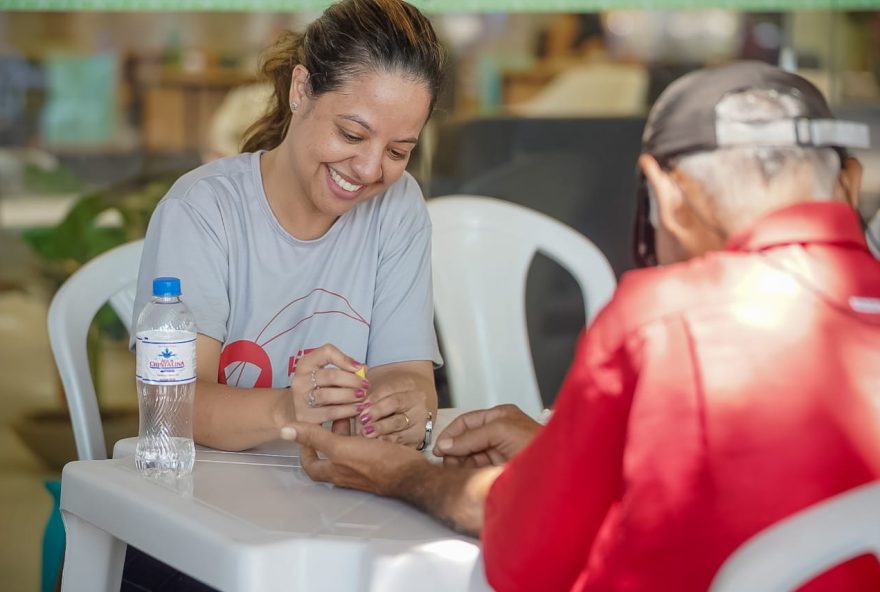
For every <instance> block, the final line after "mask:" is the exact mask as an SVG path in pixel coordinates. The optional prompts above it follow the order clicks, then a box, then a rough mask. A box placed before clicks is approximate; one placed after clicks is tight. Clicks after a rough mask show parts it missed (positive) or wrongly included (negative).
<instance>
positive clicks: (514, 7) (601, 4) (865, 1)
mask: <svg viewBox="0 0 880 592" xmlns="http://www.w3.org/2000/svg"><path fill="white" fill-rule="evenodd" d="M412 3H413V4H415V5H416V6H418V7H419V8H422V9H423V10H425V11H426V12H430V13H441V12H569V11H570V12H577V11H591V10H609V9H625V8H637V9H687V8H729V9H740V10H756V11H769V10H798V9H819V10H866V9H868V10H870V9H874V10H877V9H880V0H412ZM328 4H330V2H328V1H327V0H0V10H28V11H42V10H66V11H77V10H85V11H178V12H180V11H272V12H293V11H298V10H320V9H323V8H324V7H325V6H327V5H328Z"/></svg>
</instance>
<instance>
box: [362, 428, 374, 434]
mask: <svg viewBox="0 0 880 592" xmlns="http://www.w3.org/2000/svg"><path fill="white" fill-rule="evenodd" d="M375 431H376V428H374V427H373V426H367V427H365V428H364V433H365V434H367V435H369V434H372V433H373V432H375Z"/></svg>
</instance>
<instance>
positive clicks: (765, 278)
mask: <svg viewBox="0 0 880 592" xmlns="http://www.w3.org/2000/svg"><path fill="white" fill-rule="evenodd" d="M866 144H867V130H866V129H865V128H864V127H863V126H860V125H859V124H854V123H848V122H842V121H837V120H834V119H833V117H832V115H831V112H830V110H829V108H828V106H827V104H826V103H825V100H824V99H823V98H822V96H821V94H820V93H819V91H817V90H816V88H815V87H813V86H812V85H811V84H809V83H808V82H807V81H805V80H804V79H802V78H800V77H798V76H796V75H794V74H790V73H786V72H783V71H781V70H779V69H776V68H773V67H770V66H767V65H764V64H759V63H738V64H734V65H729V66H725V67H720V68H717V69H706V70H701V71H698V72H695V73H692V74H689V75H687V76H685V77H683V78H682V79H680V80H678V81H677V82H675V83H674V84H673V85H671V86H670V87H669V88H668V89H667V90H666V91H665V92H664V93H663V94H662V95H661V97H660V98H659V99H658V101H657V104H656V105H655V106H654V108H653V109H652V110H651V113H650V115H649V117H648V122H647V126H646V129H645V133H644V137H643V147H644V149H643V154H642V156H641V157H640V159H639V168H640V175H641V178H642V187H643V190H642V191H641V194H640V222H639V224H637V250H638V254H639V256H640V257H641V258H642V259H643V261H645V262H646V263H654V262H656V263H659V264H660V267H654V268H649V269H643V270H638V271H633V272H631V273H628V274H626V275H625V276H624V278H623V279H622V281H621V283H620V286H619V287H618V290H617V292H616V294H615V296H614V298H613V299H612V301H611V302H610V303H609V304H608V306H607V307H606V308H605V310H604V311H603V312H602V313H601V314H600V315H599V317H598V318H597V319H596V321H595V322H594V323H593V325H592V326H591V327H590V328H589V329H588V330H587V331H586V332H585V333H584V335H583V336H582V337H581V340H580V343H579V346H578V350H577V353H576V355H575V359H574V361H573V363H572V366H571V369H570V371H569V374H568V376H567V378H566V381H565V383H564V384H563V386H562V389H561V392H560V394H559V396H558V398H557V403H556V406H555V410H554V413H553V416H552V419H551V420H550V422H549V423H548V424H547V426H546V427H540V426H538V425H537V424H536V423H534V422H533V421H532V420H531V419H529V418H527V417H525V416H524V415H523V414H522V413H520V412H519V411H518V410H516V409H515V408H512V407H509V406H503V407H499V408H495V409H491V410H488V411H481V412H476V413H473V414H468V415H464V416H462V417H460V418H459V419H458V420H457V421H455V422H454V423H453V424H452V425H451V426H450V427H449V428H448V429H447V430H446V431H445V432H444V433H443V434H441V435H440V437H439V439H438V442H437V445H436V447H435V450H434V453H435V454H437V455H438V456H443V457H444V460H445V462H444V464H443V466H438V465H432V464H430V463H429V462H427V460H426V459H424V458H422V457H421V456H420V455H419V454H418V453H417V452H415V451H413V450H407V449H404V448H402V447H399V446H396V445H394V444H391V443H388V442H375V441H369V442H364V441H362V440H360V439H353V438H346V437H343V436H338V435H335V434H331V433H329V432H326V431H323V430H321V429H320V428H314V427H310V426H306V425H294V426H291V427H289V428H286V432H285V434H286V435H287V437H292V438H295V439H296V440H297V441H298V442H299V443H300V444H301V445H302V460H303V466H304V467H305V470H306V471H307V472H308V474H309V475H311V476H312V477H313V478H315V479H319V480H325V481H331V482H333V483H336V484H338V485H342V486H345V487H354V488H359V489H365V490H367V491H372V492H375V493H379V494H383V495H391V496H395V497H399V498H401V499H404V500H407V501H408V502H410V503H412V504H415V505H416V506H418V507H420V508H423V509H425V510H426V511H428V512H430V513H431V514H433V515H435V516H437V517H438V518H440V519H441V520H444V521H446V522H448V523H450V524H452V525H454V526H456V527H458V528H460V529H463V530H466V531H469V532H473V533H480V534H481V536H482V539H483V545H484V557H485V563H486V573H487V576H488V579H489V582H490V583H491V584H492V586H493V587H494V588H496V589H497V590H500V591H506V590H528V591H535V590H542V591H545V590H633V591H642V590H644V591H647V590H676V591H691V590H692V591H697V590H700V591H703V590H706V589H707V587H708V585H709V583H710V582H711V580H712V578H713V576H714V574H715V573H716V571H717V570H718V568H719V567H720V565H721V564H722V563H723V562H724V560H725V559H726V558H727V557H728V556H729V555H730V554H731V553H732V552H733V551H734V550H735V549H736V548H737V547H738V546H739V545H740V544H742V543H743V542H744V541H745V540H746V539H748V538H749V537H750V536H752V535H753V534H755V533H757V532H758V531H760V530H762V529H763V528H765V527H767V526H768V525H770V524H772V523H774V522H776V521H778V520H779V519H781V518H783V517H785V516H787V515H789V514H792V513H793V512H796V511H798V510H800V509H802V508H805V507H806V506H809V505H811V504H814V503H816V502H818V501H820V500H823V499H825V498H827V497H829V496H832V495H834V494H837V493H840V492H842V491H845V490H847V489H850V488H852V487H855V486H858V485H861V484H863V483H866V482H868V481H872V480H875V479H877V478H878V476H880V262H878V261H876V260H875V259H874V258H873V257H872V256H871V254H870V253H869V251H868V248H867V246H866V244H865V239H864V235H863V234H862V230H861V226H860V221H859V218H858V217H857V214H856V213H855V211H854V209H853V208H854V206H855V201H856V199H857V197H858V195H859V183H860V178H861V168H860V165H859V164H858V162H856V161H855V160H854V159H852V158H850V157H848V155H847V153H846V148H850V147H861V146H865V145H866ZM315 449H317V450H320V451H322V452H323V453H324V454H325V455H326V458H319V457H318V456H317V455H316V453H315ZM810 589H812V590H819V589H821V590H835V591H841V590H878V589H880V565H878V564H877V562H876V560H875V559H874V558H873V557H861V558H857V559H855V560H852V561H849V562H847V563H845V564H843V565H841V566H839V567H837V568H835V569H833V570H831V571H829V572H827V573H826V574H824V575H823V576H821V577H820V578H818V579H816V580H814V581H813V582H812V584H811V585H810Z"/></svg>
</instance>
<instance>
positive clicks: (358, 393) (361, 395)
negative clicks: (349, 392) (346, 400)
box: [354, 389, 367, 399]
mask: <svg viewBox="0 0 880 592" xmlns="http://www.w3.org/2000/svg"><path fill="white" fill-rule="evenodd" d="M354 396H355V397H357V398H358V399H363V398H364V397H365V396H367V393H365V392H364V391H362V390H361V389H358V390H356V391H355V392H354Z"/></svg>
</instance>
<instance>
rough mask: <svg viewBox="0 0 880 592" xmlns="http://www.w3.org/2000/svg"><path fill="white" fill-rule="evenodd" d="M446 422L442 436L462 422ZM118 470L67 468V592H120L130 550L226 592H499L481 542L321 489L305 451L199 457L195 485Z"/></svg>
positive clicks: (87, 465)
mask: <svg viewBox="0 0 880 592" xmlns="http://www.w3.org/2000/svg"><path fill="white" fill-rule="evenodd" d="M455 413H456V412H455V411H454V410H441V412H440V414H439V416H440V417H438V424H440V425H439V427H440V428H442V427H443V425H444V424H446V423H448V421H449V420H450V419H451V417H453V416H454V415H455ZM133 443H134V441H133V439H130V440H124V441H122V442H121V443H119V444H118V445H117V447H116V449H115V456H117V458H114V459H111V460H99V461H77V462H72V463H69V464H68V465H66V466H65V467H64V471H63V474H62V489H61V492H62V493H61V513H62V516H63V518H64V525H65V528H66V529H67V551H66V555H65V560H64V572H63V580H62V589H63V590H64V592H77V591H88V592H100V591H111V590H112V591H114V592H115V591H117V590H119V587H120V582H121V577H122V566H123V561H124V557H125V548H126V544H131V545H134V546H135V547H137V548H139V549H140V550H142V551H144V552H145V553H147V554H149V555H152V556H154V557H156V558H157V559H159V560H161V561H163V562H164V563H167V564H168V565H171V566H172V567H174V568H176V569H178V570H180V571H182V572H184V573H186V574H188V575H190V576H192V577H194V578H196V579H199V580H201V581H203V582H205V583H206V584H209V585H211V586H213V587H215V588H218V589H219V590H223V591H230V592H232V591H248V592H259V591H266V592H269V591H281V590H284V591H286V592H294V591H299V590H304V591H322V592H333V591H337V590H338V591H346V592H348V591H367V590H376V591H382V592H395V591H404V590H407V591H408V590H420V591H435V590H436V591H437V592H441V591H442V592H455V591H474V592H477V591H485V590H490V588H489V586H488V584H487V583H486V581H485V576H484V574H483V568H482V560H481V556H480V547H479V541H477V540H475V539H472V538H469V537H466V536H463V535H460V534H457V533H455V532H454V531H452V530H450V529H448V528H446V527H445V526H443V525H441V524H440V523H438V522H436V521H435V520H433V519H432V518H430V517H428V516H426V515H424V514H422V513H421V512H419V511H417V510H415V509H413V508H410V507H409V506H407V505H405V504H403V503H400V502H397V501H395V500H391V499H386V498H380V497H377V496H374V495H370V494H366V493H361V492H356V491H350V490H346V489H341V488H335V487H332V486H330V485H327V484H321V483H315V482H313V481H312V480H311V479H309V477H308V476H307V475H306V474H305V473H304V472H303V470H302V469H301V468H300V464H299V456H298V450H297V448H296V445H295V444H293V443H291V442H285V441H278V442H273V443H269V444H267V445H264V446H261V447H259V448H255V449H252V450H249V451H245V452H242V453H230V452H220V451H216V450H210V449H204V448H200V449H198V450H197V452H196V463H195V468H194V469H193V474H192V477H191V479H185V480H180V481H177V482H161V481H157V480H154V479H149V478H146V477H143V476H141V475H140V474H138V472H137V471H136V470H135V467H134V458H133V457H132V456H129V455H128V454H130V452H131V451H132V450H133Z"/></svg>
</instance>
